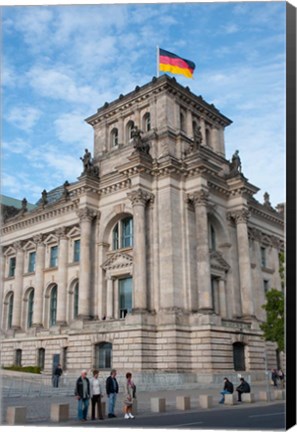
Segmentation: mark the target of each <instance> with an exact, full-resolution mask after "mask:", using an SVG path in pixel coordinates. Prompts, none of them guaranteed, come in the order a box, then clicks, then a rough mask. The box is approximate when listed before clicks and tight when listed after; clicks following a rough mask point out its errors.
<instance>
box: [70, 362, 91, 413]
mask: <svg viewBox="0 0 297 432" xmlns="http://www.w3.org/2000/svg"><path fill="white" fill-rule="evenodd" d="M74 394H75V396H76V398H77V401H78V404H77V413H78V418H79V420H81V421H86V420H87V415H88V408H89V399H90V381H89V379H88V378H87V371H86V370H85V369H84V370H82V371H81V375H80V377H79V378H78V379H77V381H76V385H75V390H74Z"/></svg>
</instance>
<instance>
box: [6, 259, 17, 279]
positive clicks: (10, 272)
mask: <svg viewBox="0 0 297 432" xmlns="http://www.w3.org/2000/svg"><path fill="white" fill-rule="evenodd" d="M15 266H16V257H12V258H10V260H9V270H8V277H14V275H15Z"/></svg>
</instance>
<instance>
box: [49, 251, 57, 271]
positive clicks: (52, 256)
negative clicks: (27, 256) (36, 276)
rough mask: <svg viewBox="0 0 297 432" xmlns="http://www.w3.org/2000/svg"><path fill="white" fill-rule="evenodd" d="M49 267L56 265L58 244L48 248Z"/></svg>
mask: <svg viewBox="0 0 297 432" xmlns="http://www.w3.org/2000/svg"><path fill="white" fill-rule="evenodd" d="M49 266H50V268H52V267H58V246H52V247H51V248H50V265H49Z"/></svg>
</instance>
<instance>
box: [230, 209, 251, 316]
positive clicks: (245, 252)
mask: <svg viewBox="0 0 297 432" xmlns="http://www.w3.org/2000/svg"><path fill="white" fill-rule="evenodd" d="M228 217H231V218H233V220H234V221H235V223H236V235H237V248H238V261H239V278H240V295H241V305H242V314H243V318H246V319H250V318H253V317H254V316H255V309H254V302H253V290H252V278H251V261H250V253H249V239H248V228H247V221H248V218H249V211H248V210H247V209H241V210H236V211H234V212H230V213H229V215H228Z"/></svg>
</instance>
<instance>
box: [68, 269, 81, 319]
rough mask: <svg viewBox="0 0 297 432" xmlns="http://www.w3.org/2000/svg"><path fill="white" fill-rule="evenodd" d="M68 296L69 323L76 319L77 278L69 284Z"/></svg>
mask: <svg viewBox="0 0 297 432" xmlns="http://www.w3.org/2000/svg"><path fill="white" fill-rule="evenodd" d="M68 296H69V298H68V322H70V321H72V320H75V319H77V317H78V302H79V279H78V278H77V277H76V278H73V279H72V280H71V282H70V284H69V290H68Z"/></svg>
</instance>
